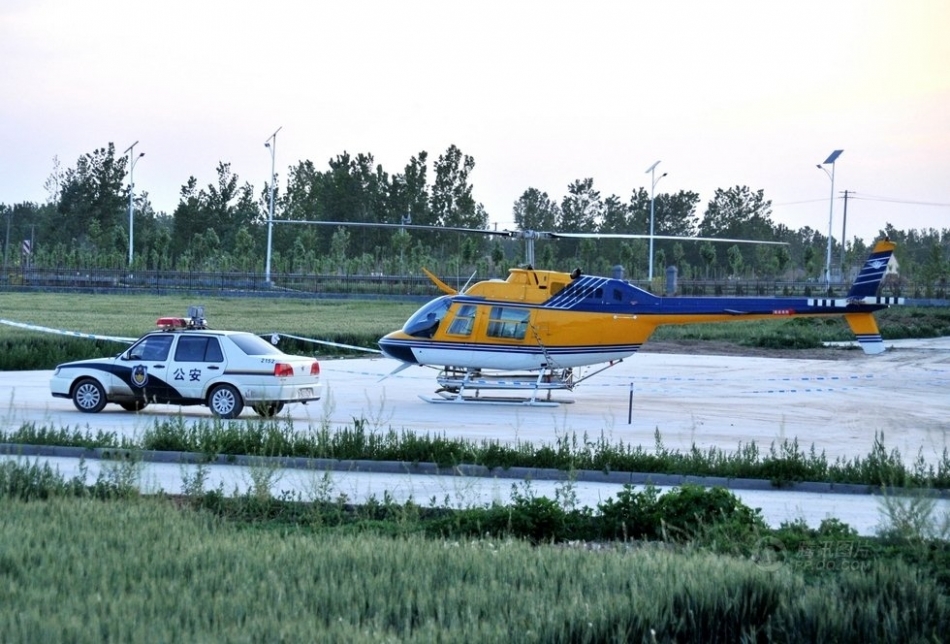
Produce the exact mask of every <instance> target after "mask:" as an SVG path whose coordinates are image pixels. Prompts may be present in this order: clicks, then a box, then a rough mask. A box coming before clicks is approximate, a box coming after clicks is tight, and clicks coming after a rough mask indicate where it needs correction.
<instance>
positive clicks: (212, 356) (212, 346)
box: [205, 338, 224, 362]
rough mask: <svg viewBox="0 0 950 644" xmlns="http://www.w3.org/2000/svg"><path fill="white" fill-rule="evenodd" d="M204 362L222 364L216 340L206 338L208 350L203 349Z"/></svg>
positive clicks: (222, 356) (219, 344)
mask: <svg viewBox="0 0 950 644" xmlns="http://www.w3.org/2000/svg"><path fill="white" fill-rule="evenodd" d="M205 362H224V354H223V353H222V352H221V343H220V342H218V339H217V338H208V348H207V349H205Z"/></svg>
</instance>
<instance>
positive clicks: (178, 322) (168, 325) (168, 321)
mask: <svg viewBox="0 0 950 644" xmlns="http://www.w3.org/2000/svg"><path fill="white" fill-rule="evenodd" d="M155 325H156V326H158V327H160V328H162V329H184V328H185V327H187V326H188V320H186V319H185V318H158V320H157V321H156V322H155Z"/></svg>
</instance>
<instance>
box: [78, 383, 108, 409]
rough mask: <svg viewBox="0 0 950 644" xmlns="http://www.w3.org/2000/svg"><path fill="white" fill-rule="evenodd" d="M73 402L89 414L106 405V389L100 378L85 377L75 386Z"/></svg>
mask: <svg viewBox="0 0 950 644" xmlns="http://www.w3.org/2000/svg"><path fill="white" fill-rule="evenodd" d="M73 404H74V405H76V409H78V410H79V411H81V412H85V413H87V414H97V413H99V412H100V411H102V408H103V407H105V406H106V390H105V389H103V387H102V385H101V384H99V381H98V380H93V379H92V378H83V379H82V380H80V381H79V382H77V383H76V386H75V387H73Z"/></svg>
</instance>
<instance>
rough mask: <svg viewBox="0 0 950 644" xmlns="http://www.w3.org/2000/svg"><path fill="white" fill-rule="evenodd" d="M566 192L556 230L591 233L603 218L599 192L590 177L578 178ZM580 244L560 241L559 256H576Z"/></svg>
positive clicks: (572, 241)
mask: <svg viewBox="0 0 950 644" xmlns="http://www.w3.org/2000/svg"><path fill="white" fill-rule="evenodd" d="M567 192H568V194H567V195H566V196H565V197H564V198H563V199H562V200H561V219H560V221H559V222H558V231H560V232H565V233H591V232H594V231H596V230H597V227H598V225H599V224H600V222H601V220H602V219H603V202H602V201H601V198H600V192H598V191H597V190H595V189H594V180H593V179H592V178H587V179H579V180H577V181H574V182H573V183H571V185H569V186H568V188H567ZM579 250H580V244H579V243H578V242H577V241H576V240H572V239H567V240H562V242H561V252H560V254H561V257H562V258H565V259H566V258H576V257H578V253H579Z"/></svg>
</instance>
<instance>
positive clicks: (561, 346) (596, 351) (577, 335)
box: [379, 242, 897, 370]
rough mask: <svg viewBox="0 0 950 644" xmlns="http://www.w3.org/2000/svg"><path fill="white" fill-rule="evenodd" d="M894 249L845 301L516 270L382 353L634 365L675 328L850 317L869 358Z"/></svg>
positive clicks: (466, 362) (541, 364)
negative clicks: (719, 293)
mask: <svg viewBox="0 0 950 644" xmlns="http://www.w3.org/2000/svg"><path fill="white" fill-rule="evenodd" d="M881 244H883V246H881ZM892 249H893V244H891V243H890V242H880V243H879V246H878V247H876V248H875V251H874V252H873V253H872V255H871V257H869V258H868V260H867V262H866V264H865V267H864V269H863V270H862V271H861V274H860V275H859V277H858V280H856V282H855V286H854V287H853V288H852V290H851V292H850V293H849V294H848V296H847V297H845V298H838V299H835V298H808V297H659V296H656V295H653V294H652V293H649V292H647V291H645V290H643V289H640V288H638V287H636V286H634V285H632V284H629V283H627V282H625V281H623V280H619V279H613V278H606V277H596V276H581V275H579V274H577V273H574V274H568V273H563V272H558V271H546V270H535V269H532V268H515V269H511V271H510V273H509V276H508V279H507V280H504V281H502V280H487V281H483V282H479V283H476V284H474V285H473V286H472V287H471V288H470V289H469V290H468V291H466V292H464V293H450V294H447V295H443V296H441V297H439V298H436V299H435V300H432V301H430V302H428V303H427V304H425V305H424V306H423V307H421V308H420V309H419V310H418V311H417V312H416V313H415V314H414V315H413V316H412V317H411V318H410V319H409V320H408V321H407V322H406V323H405V325H404V326H403V328H402V329H401V330H399V331H395V332H393V333H390V334H388V335H387V336H385V337H384V338H382V339H381V340H380V341H379V346H380V349H381V350H382V352H383V353H384V354H385V355H387V356H389V357H391V358H395V359H396V360H400V361H402V362H403V363H407V364H421V365H435V366H452V367H459V368H469V369H497V370H538V369H566V368H573V367H579V366H585V365H592V364H598V363H603V362H611V361H616V360H622V359H624V358H627V357H629V356H631V355H633V354H634V353H636V352H637V350H638V349H639V348H640V346H641V345H642V344H643V343H645V342H646V341H647V339H648V338H649V337H650V335H651V334H652V333H653V332H654V330H655V329H656V328H657V327H658V326H661V325H666V324H699V323H709V322H733V321H738V320H761V319H774V318H789V317H802V316H832V315H837V316H842V315H843V316H844V317H845V318H846V319H847V320H848V322H849V324H850V325H851V327H852V329H853V330H854V331H855V333H856V334H857V337H858V340H859V341H860V342H861V344H862V347H863V348H864V349H865V351H866V352H868V353H878V352H879V350H880V351H883V343H882V342H881V338H880V334H879V333H878V330H877V326H876V323H875V322H874V318H873V316H871V315H870V313H872V312H874V311H877V310H879V309H883V308H886V307H887V306H888V305H889V304H895V303H897V301H896V298H881V297H877V296H875V295H873V293H875V292H876V290H877V286H878V284H879V283H880V280H881V278H882V276H883V274H884V270H885V266H886V264H887V259H888V258H889V257H890V255H891V251H892ZM441 286H443V287H444V285H441ZM445 288H447V287H445ZM443 290H445V289H443Z"/></svg>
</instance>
